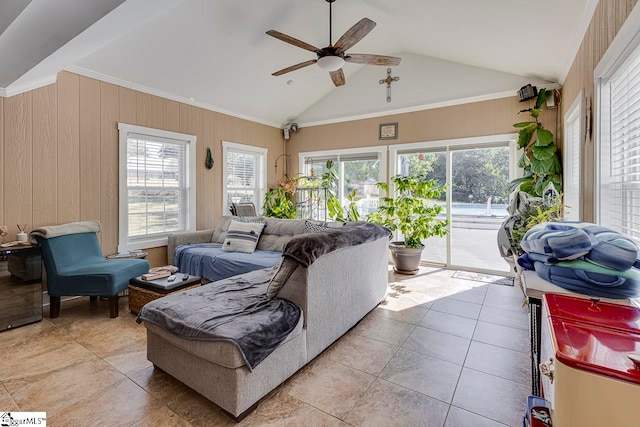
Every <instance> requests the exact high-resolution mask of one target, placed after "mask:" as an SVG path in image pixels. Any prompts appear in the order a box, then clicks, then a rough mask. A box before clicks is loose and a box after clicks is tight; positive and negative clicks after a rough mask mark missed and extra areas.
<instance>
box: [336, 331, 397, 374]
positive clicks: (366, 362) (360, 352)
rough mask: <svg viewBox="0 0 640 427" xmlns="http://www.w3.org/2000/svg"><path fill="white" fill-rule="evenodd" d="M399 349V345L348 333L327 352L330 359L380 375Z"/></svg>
mask: <svg viewBox="0 0 640 427" xmlns="http://www.w3.org/2000/svg"><path fill="white" fill-rule="evenodd" d="M397 350H398V347H396V346H392V345H390V344H386V343H384V342H382V341H378V340H374V339H371V338H367V337H365V336H362V335H356V334H354V333H348V334H346V335H345V336H344V337H342V338H341V339H340V340H338V341H337V342H336V343H335V344H334V345H333V346H331V347H330V348H329V349H328V350H327V352H326V354H327V356H328V357H329V359H331V360H334V361H336V362H340V363H342V364H343V365H347V366H349V367H350V368H354V369H358V370H360V371H364V372H366V373H368V374H371V375H378V374H379V373H380V371H382V369H383V368H384V367H385V366H386V364H387V363H388V362H389V360H391V358H392V357H393V355H394V354H395V353H396V351H397Z"/></svg>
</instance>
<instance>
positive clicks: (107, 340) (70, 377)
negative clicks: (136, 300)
mask: <svg viewBox="0 0 640 427" xmlns="http://www.w3.org/2000/svg"><path fill="white" fill-rule="evenodd" d="M453 273H454V272H453V271H451V270H441V269H435V268H426V267H423V268H421V271H420V273H419V274H418V275H416V276H401V275H396V274H394V273H392V272H390V273H389V294H388V297H387V300H386V301H385V302H384V303H383V304H381V305H380V306H379V307H378V308H376V309H375V310H373V311H372V312H371V313H370V314H369V315H367V316H366V317H365V318H364V319H363V320H362V321H361V322H360V323H359V324H358V325H357V326H356V327H354V328H353V329H352V330H351V331H349V332H348V333H347V334H346V335H345V336H343V337H342V338H341V339H340V340H338V341H337V342H336V343H334V345H332V346H331V347H330V348H328V349H327V350H326V351H324V352H323V353H322V354H321V355H320V356H318V357H317V358H316V359H315V360H314V361H312V362H311V363H310V364H309V365H307V366H306V367H305V368H303V369H302V370H301V371H300V372H298V373H297V374H296V375H295V376H293V377H292V378H291V379H290V380H289V381H287V382H286V383H284V384H283V385H282V386H280V387H279V388H278V389H276V390H275V392H274V393H272V394H271V395H270V396H269V397H268V398H266V399H264V400H263V401H262V403H261V404H260V405H259V407H258V408H257V410H256V411H255V412H253V413H252V414H251V415H250V416H248V417H247V418H246V419H245V420H244V421H243V422H242V423H241V424H239V425H241V426H263V425H272V426H275V425H278V426H279V425H290V426H334V425H335V426H348V425H353V426H362V425H369V426H438V427H443V426H445V427H496V426H504V425H507V426H520V425H522V424H521V414H522V413H523V411H524V406H525V398H526V396H527V395H528V394H529V391H530V362H529V355H528V348H529V340H528V332H527V324H528V323H527V312H526V310H525V309H523V308H522V307H521V304H522V293H521V291H520V290H519V288H518V287H517V286H516V287H509V286H501V285H492V284H486V283H482V282H476V281H469V280H464V279H456V278H452V277H451V276H452V275H453ZM145 345H146V344H145V330H144V327H143V326H142V325H138V324H136V323H135V321H134V316H133V315H131V314H130V313H129V312H128V308H127V300H126V298H123V299H121V305H120V317H119V318H117V319H109V318H108V307H107V301H98V302H96V303H93V304H91V303H89V301H88V298H80V299H76V300H73V301H67V302H63V304H62V312H61V316H60V317H59V318H57V319H48V318H45V319H44V320H43V321H42V322H39V323H36V324H33V325H29V326H24V327H21V328H18V329H15V330H12V331H6V332H2V333H0V348H2V349H3V356H2V358H1V359H0V411H18V410H22V411H46V412H47V417H48V419H47V421H48V425H49V426H69V425H86V426H98V425H109V426H114V425H117V426H121V425H122V426H165V425H166V426H190V425H191V426H226V425H229V426H231V425H235V423H234V422H233V421H231V419H229V418H228V417H226V416H225V415H224V414H223V413H222V412H221V411H220V410H219V409H218V408H217V407H216V406H215V405H213V404H211V403H210V402H209V401H207V400H206V399H204V398H202V397H201V396H199V395H198V394H197V393H195V392H193V391H192V390H190V389H188V388H187V387H186V386H184V385H182V384H181V383H179V382H178V381H176V380H174V379H173V378H171V377H170V376H168V375H167V374H164V373H162V372H159V371H154V369H153V367H152V365H151V364H150V363H149V362H148V361H147V360H146V355H145Z"/></svg>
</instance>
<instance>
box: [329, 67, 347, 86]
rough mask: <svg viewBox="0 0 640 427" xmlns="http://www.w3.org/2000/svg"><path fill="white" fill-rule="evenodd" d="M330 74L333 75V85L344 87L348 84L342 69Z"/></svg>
mask: <svg viewBox="0 0 640 427" xmlns="http://www.w3.org/2000/svg"><path fill="white" fill-rule="evenodd" d="M329 74H330V75H331V80H333V84H334V85H336V87H338V86H343V85H344V84H345V83H346V82H345V80H344V73H343V72H342V68H340V69H339V70H336V71H329Z"/></svg>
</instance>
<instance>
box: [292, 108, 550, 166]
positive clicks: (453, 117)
mask: <svg viewBox="0 0 640 427" xmlns="http://www.w3.org/2000/svg"><path fill="white" fill-rule="evenodd" d="M533 102H534V101H533V100H531V101H527V102H518V98H517V97H516V96H513V97H509V98H501V99H494V100H489V101H481V102H474V103H469V104H463V105H455V106H451V107H444V108H435V109H431V110H423V111H417V112H413V113H404V114H396V115H389V116H384V117H376V118H372V119H364V120H354V121H350V122H344V123H335V124H328V125H322V126H312V127H308V128H301V129H300V130H299V131H298V132H297V133H295V134H292V136H291V139H290V140H289V142H287V154H291V162H292V164H293V173H294V174H295V173H297V172H298V154H299V153H300V152H304V151H318V150H334V149H340V148H353V147H368V146H377V145H394V144H404V143H408V142H426V141H440V140H445V139H454V138H466V137H476V136H486V135H499V134H508V133H517V129H515V128H514V127H513V126H512V125H513V124H514V123H516V122H521V121H526V120H528V119H529V116H528V115H527V114H525V113H523V114H520V115H519V114H518V112H519V111H520V110H522V109H525V108H529V107H531V106H533ZM556 116H557V109H553V110H546V109H545V111H544V113H543V114H542V115H541V121H542V123H543V124H544V126H545V127H546V128H547V129H549V130H551V131H552V132H553V133H554V135H557V132H556ZM388 122H398V139H394V140H383V141H380V140H378V131H379V125H380V123H388ZM290 175H291V173H290Z"/></svg>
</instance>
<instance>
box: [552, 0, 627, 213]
mask: <svg viewBox="0 0 640 427" xmlns="http://www.w3.org/2000/svg"><path fill="white" fill-rule="evenodd" d="M636 3H637V0H600V2H599V3H598V6H597V8H596V11H595V13H594V14H593V18H592V19H591V23H590V24H589V28H588V29H587V32H586V34H585V36H584V39H583V40H582V44H581V45H580V49H579V50H578V53H577V55H576V57H575V59H574V61H573V65H572V66H571V69H570V70H569V73H568V74H567V77H566V79H565V81H564V85H563V87H562V103H561V115H560V118H561V122H563V121H564V115H565V113H566V112H567V110H568V109H569V107H571V104H573V102H574V101H575V99H576V97H577V96H578V94H579V93H580V91H583V93H584V99H585V102H586V103H587V106H590V107H591V109H592V116H593V115H594V113H595V106H594V80H593V71H594V70H595V68H596V66H597V65H598V62H600V59H601V58H602V56H603V55H604V53H605V52H606V51H607V48H608V47H609V45H610V44H611V42H612V41H613V39H614V38H615V36H616V34H618V31H619V30H620V27H622V24H624V22H625V20H626V19H627V17H628V16H629V14H630V13H631V10H632V9H633V8H634V6H635V5H636ZM582 147H583V150H582V158H581V162H582V164H581V177H580V181H581V183H582V185H581V187H582V212H583V220H585V221H593V220H594V219H595V218H594V215H595V211H594V208H595V205H594V204H595V178H596V173H595V172H596V171H595V146H594V140H593V138H592V137H589V136H587V140H586V141H585V142H584V144H583V146H582Z"/></svg>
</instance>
